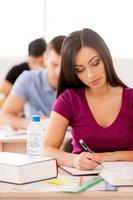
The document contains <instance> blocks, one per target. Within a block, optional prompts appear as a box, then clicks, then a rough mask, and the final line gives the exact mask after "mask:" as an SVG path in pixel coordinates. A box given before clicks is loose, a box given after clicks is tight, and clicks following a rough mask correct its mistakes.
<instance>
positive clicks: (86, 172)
mask: <svg viewBox="0 0 133 200" xmlns="http://www.w3.org/2000/svg"><path fill="white" fill-rule="evenodd" d="M60 168H61V169H63V170H64V171H66V172H68V173H69V174H71V175H73V176H83V175H95V174H99V172H100V169H101V166H98V167H97V168H96V169H95V170H79V169H76V168H72V167H65V166H60Z"/></svg>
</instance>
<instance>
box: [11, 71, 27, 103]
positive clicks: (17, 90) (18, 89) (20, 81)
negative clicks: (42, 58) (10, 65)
mask: <svg viewBox="0 0 133 200" xmlns="http://www.w3.org/2000/svg"><path fill="white" fill-rule="evenodd" d="M30 82H31V77H30V71H25V72H23V73H22V74H21V75H20V76H19V77H18V78H17V80H16V82H15V84H14V85H13V88H12V90H11V93H12V94H14V95H16V96H21V97H23V98H24V99H25V100H28V93H29V92H28V91H29V88H30V85H29V84H30Z"/></svg>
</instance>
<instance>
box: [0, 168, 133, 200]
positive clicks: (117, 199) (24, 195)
mask: <svg viewBox="0 0 133 200" xmlns="http://www.w3.org/2000/svg"><path fill="white" fill-rule="evenodd" d="M59 176H62V177H63V176H64V177H65V178H66V177H67V178H69V179H70V178H71V180H72V183H73V184H76V185H80V184H81V179H82V181H83V179H84V178H85V179H84V180H86V178H87V177H74V176H71V175H69V174H67V173H65V172H64V171H62V170H59ZM89 178H90V177H89ZM45 183H46V181H41V182H38V183H34V185H36V186H37V184H40V185H39V187H42V186H43V187H44V188H45V189H46V186H45ZM47 184H48V183H47ZM36 186H34V187H33V188H34V189H32V190H23V185H22V186H16V185H13V184H7V183H0V200H18V199H20V198H21V200H35V199H37V200H42V199H47V200H56V199H60V200H74V199H77V200H81V199H82V200H84V199H85V200H112V199H113V200H132V199H133V187H132V189H130V191H117V192H110V191H89V190H88V191H85V192H82V193H75V194H73V193H65V192H46V191H39V189H38V188H37V187H36ZM18 187H22V188H21V190H18V189H15V188H18Z"/></svg>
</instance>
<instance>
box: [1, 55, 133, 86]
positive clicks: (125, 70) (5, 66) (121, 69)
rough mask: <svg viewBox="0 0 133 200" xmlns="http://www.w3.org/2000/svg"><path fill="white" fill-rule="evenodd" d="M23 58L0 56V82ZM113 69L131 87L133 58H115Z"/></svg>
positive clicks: (132, 84) (132, 82) (132, 81)
mask: <svg viewBox="0 0 133 200" xmlns="http://www.w3.org/2000/svg"><path fill="white" fill-rule="evenodd" d="M25 60H26V59H25V58H22V57H21V58H20V57H8V58H6V57H5V58H4V57H2V58H0V82H1V81H2V80H3V78H4V77H5V75H6V73H7V71H8V70H9V69H10V68H11V67H12V66H13V65H14V64H18V63H20V62H22V61H25ZM114 65H115V69H116V71H117V73H118V75H119V76H120V78H121V79H122V80H123V81H124V82H125V83H126V84H127V85H129V86H130V87H133V58H117V59H114Z"/></svg>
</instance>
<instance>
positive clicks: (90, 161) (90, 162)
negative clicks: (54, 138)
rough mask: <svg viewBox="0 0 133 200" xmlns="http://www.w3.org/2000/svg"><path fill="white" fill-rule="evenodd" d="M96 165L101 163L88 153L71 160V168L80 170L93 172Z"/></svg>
mask: <svg viewBox="0 0 133 200" xmlns="http://www.w3.org/2000/svg"><path fill="white" fill-rule="evenodd" d="M98 163H101V160H100V158H99V157H98V156H97V155H96V154H92V153H89V152H82V153H80V154H78V155H75V156H74V158H73V167H75V168H77V169H80V170H93V169H95V168H96V167H97V165H98Z"/></svg>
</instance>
